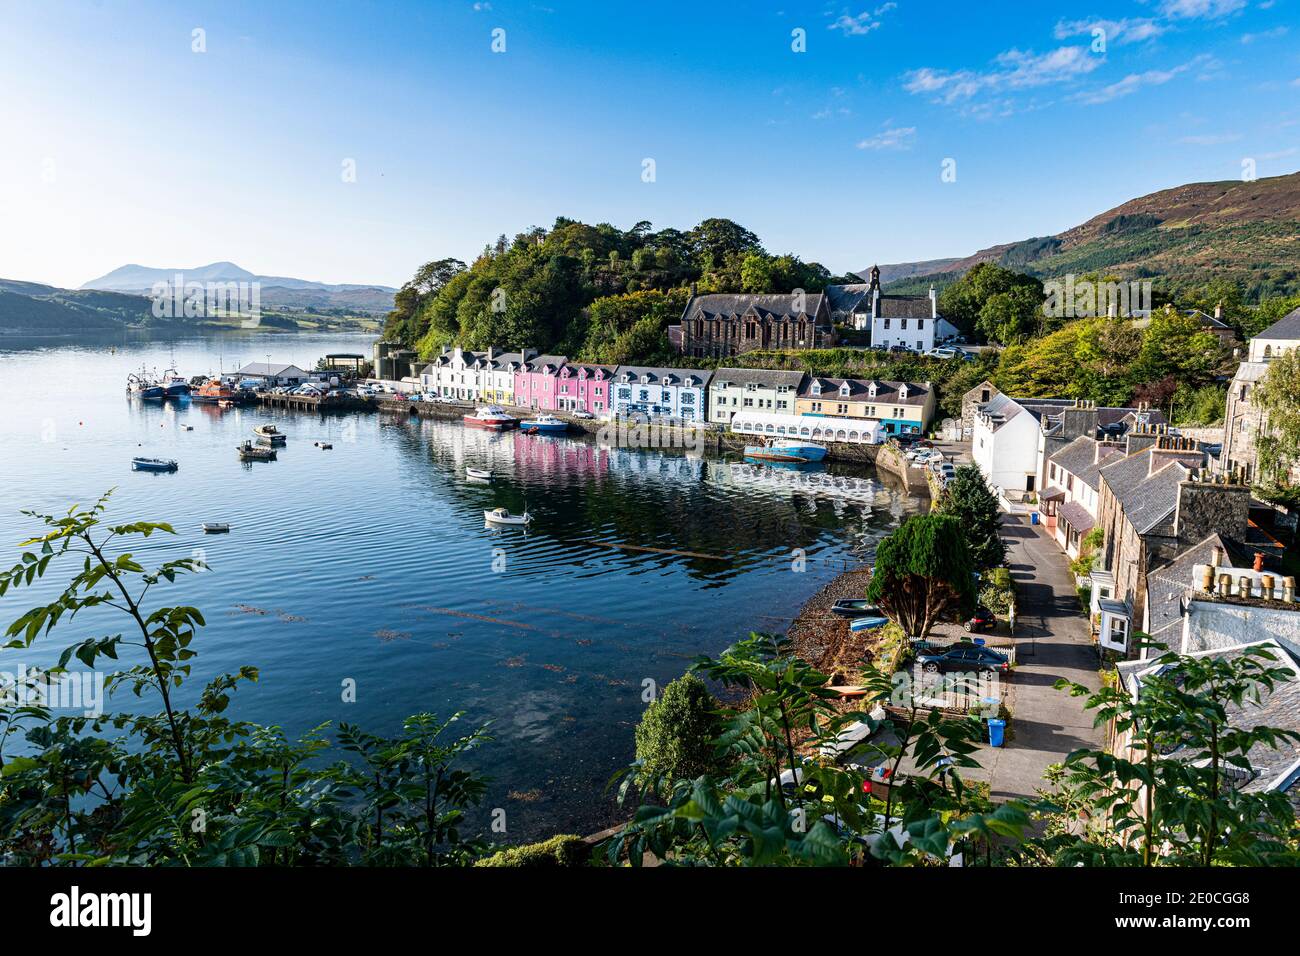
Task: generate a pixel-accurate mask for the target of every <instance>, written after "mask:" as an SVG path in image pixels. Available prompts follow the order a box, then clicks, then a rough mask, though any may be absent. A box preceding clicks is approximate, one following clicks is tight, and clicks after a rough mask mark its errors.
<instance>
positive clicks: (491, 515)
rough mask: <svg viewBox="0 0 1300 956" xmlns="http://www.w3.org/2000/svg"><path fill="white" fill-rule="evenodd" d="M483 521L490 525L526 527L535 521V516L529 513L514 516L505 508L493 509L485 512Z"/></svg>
mask: <svg viewBox="0 0 1300 956" xmlns="http://www.w3.org/2000/svg"><path fill="white" fill-rule="evenodd" d="M483 520H484V521H486V522H487V523H488V524H501V525H526V524H528V522H530V521H532V520H533V516H532V515H530V514H529V513H528V512H527V511H525V512H524V513H523V514H521V515H512V514H511V513H510V512H509V511H507V510H506V509H505V508H493V509H492V510H491V511H484V512H483Z"/></svg>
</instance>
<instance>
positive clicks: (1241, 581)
mask: <svg viewBox="0 0 1300 956" xmlns="http://www.w3.org/2000/svg"><path fill="white" fill-rule="evenodd" d="M1237 597H1244V598H1248V597H1250V578H1248V577H1247V576H1246V575H1244V574H1243V575H1242V576H1241V577H1239V578H1237Z"/></svg>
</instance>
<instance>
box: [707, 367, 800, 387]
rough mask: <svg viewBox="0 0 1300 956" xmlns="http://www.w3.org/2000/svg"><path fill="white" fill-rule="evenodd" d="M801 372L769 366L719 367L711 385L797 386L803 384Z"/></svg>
mask: <svg viewBox="0 0 1300 956" xmlns="http://www.w3.org/2000/svg"><path fill="white" fill-rule="evenodd" d="M803 380H804V373H803V372H789V371H782V370H780V369H770V368H720V369H718V370H716V371H715V372H714V373H713V381H712V382H711V383H710V384H711V386H712V387H717V386H718V385H721V384H723V383H724V382H725V383H728V384H731V385H761V386H763V387H764V388H776V387H777V386H778V385H788V386H790V387H792V388H798V387H799V386H800V385H802V384H803Z"/></svg>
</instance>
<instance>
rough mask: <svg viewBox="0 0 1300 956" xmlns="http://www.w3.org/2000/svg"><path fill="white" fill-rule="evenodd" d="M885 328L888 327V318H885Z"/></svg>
mask: <svg viewBox="0 0 1300 956" xmlns="http://www.w3.org/2000/svg"><path fill="white" fill-rule="evenodd" d="M885 328H889V320H888V319H885Z"/></svg>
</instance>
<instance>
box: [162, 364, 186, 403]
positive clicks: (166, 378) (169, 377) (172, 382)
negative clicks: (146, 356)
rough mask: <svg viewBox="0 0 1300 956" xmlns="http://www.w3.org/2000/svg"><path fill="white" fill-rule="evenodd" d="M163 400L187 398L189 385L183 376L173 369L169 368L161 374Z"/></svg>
mask: <svg viewBox="0 0 1300 956" xmlns="http://www.w3.org/2000/svg"><path fill="white" fill-rule="evenodd" d="M162 387H163V397H164V398H189V397H190V383H189V380H188V379H186V378H185V377H184V376H183V375H181V374H180V373H179V372H177V371H176V369H174V368H169V369H168V370H167V371H166V372H165V373H164V374H163V380H162Z"/></svg>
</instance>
